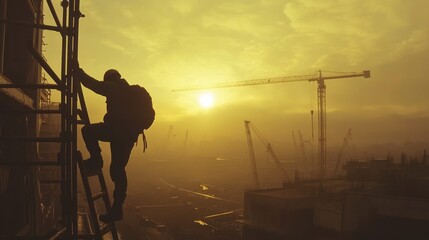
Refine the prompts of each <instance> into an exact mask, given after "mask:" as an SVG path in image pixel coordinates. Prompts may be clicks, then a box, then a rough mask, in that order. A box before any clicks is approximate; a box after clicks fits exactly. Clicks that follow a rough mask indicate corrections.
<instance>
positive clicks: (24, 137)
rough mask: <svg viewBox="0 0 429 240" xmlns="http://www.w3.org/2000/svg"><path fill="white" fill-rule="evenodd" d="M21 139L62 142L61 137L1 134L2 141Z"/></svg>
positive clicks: (26, 140) (22, 140)
mask: <svg viewBox="0 0 429 240" xmlns="http://www.w3.org/2000/svg"><path fill="white" fill-rule="evenodd" d="M2 141H3V142H4V141H20V142H61V138H60V137H27V136H0V142H2Z"/></svg>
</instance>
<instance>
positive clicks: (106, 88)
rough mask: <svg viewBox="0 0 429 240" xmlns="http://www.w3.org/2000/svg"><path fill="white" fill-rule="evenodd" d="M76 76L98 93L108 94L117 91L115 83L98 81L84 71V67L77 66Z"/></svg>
mask: <svg viewBox="0 0 429 240" xmlns="http://www.w3.org/2000/svg"><path fill="white" fill-rule="evenodd" d="M75 77H76V78H78V79H79V80H80V82H81V83H82V84H83V85H84V86H85V87H87V88H89V89H91V90H92V91H94V92H95V93H97V94H100V95H103V96H106V97H107V96H108V95H112V94H113V92H114V91H115V85H114V84H113V83H111V82H104V81H98V80H96V79H94V78H93V77H91V76H89V75H88V74H86V73H85V71H83V69H82V68H75Z"/></svg>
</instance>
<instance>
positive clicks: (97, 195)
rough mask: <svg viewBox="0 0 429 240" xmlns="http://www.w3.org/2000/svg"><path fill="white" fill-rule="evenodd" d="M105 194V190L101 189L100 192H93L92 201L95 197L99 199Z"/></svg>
mask: <svg viewBox="0 0 429 240" xmlns="http://www.w3.org/2000/svg"><path fill="white" fill-rule="evenodd" d="M106 194H107V192H106V191H101V192H98V193H96V194H93V195H92V200H93V201H95V200H97V199H100V198H102V197H104V196H106Z"/></svg>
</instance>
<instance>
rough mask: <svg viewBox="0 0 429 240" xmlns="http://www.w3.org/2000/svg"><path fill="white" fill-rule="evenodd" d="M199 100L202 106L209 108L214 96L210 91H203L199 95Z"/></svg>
mask: <svg viewBox="0 0 429 240" xmlns="http://www.w3.org/2000/svg"><path fill="white" fill-rule="evenodd" d="M199 102H200V106H201V107H202V108H210V107H212V106H213V103H214V97H213V95H212V94H210V93H203V94H201V95H200V98H199Z"/></svg>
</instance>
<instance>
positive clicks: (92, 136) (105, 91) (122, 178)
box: [75, 63, 139, 222]
mask: <svg viewBox="0 0 429 240" xmlns="http://www.w3.org/2000/svg"><path fill="white" fill-rule="evenodd" d="M76 65H77V66H75V77H77V78H78V79H80V81H81V83H82V84H83V85H84V86H85V87H87V88H89V89H90V90H92V91H93V92H95V93H97V94H99V95H102V96H105V97H106V104H107V113H106V114H105V115H104V118H103V122H101V123H94V124H88V125H85V126H84V127H83V128H82V137H83V140H84V141H85V144H86V148H87V149H88V152H89V154H90V158H89V159H88V160H85V161H83V163H84V167H85V170H86V172H87V174H89V175H95V174H96V173H98V172H100V171H101V168H102V167H103V159H102V157H101V148H100V146H99V144H98V142H99V141H103V142H110V151H111V158H112V159H111V164H110V177H111V178H112V181H113V182H114V184H115V189H114V191H113V199H114V201H113V204H112V207H111V211H110V212H107V214H102V215H100V216H99V219H100V221H103V222H113V221H118V220H121V219H122V217H123V213H122V205H123V204H124V201H125V197H126V191H127V174H126V172H125V166H126V165H127V163H128V159H129V157H130V153H131V150H132V148H133V146H134V143H135V142H136V141H137V137H138V135H139V133H138V132H137V131H136V130H135V129H133V128H131V127H130V124H127V118H126V117H125V116H124V114H126V110H127V106H126V103H124V99H126V98H127V95H126V94H127V88H129V86H130V85H129V84H128V82H127V81H126V80H125V79H123V78H121V74H120V73H119V72H118V71H117V70H115V69H110V70H107V71H106V73H105V74H104V78H103V81H98V80H96V79H94V78H92V77H91V76H89V75H88V74H86V73H85V72H84V71H83V70H82V68H80V67H79V65H78V63H76Z"/></svg>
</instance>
